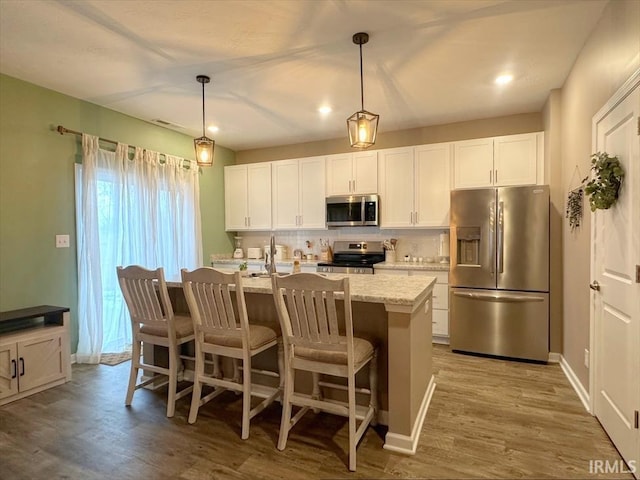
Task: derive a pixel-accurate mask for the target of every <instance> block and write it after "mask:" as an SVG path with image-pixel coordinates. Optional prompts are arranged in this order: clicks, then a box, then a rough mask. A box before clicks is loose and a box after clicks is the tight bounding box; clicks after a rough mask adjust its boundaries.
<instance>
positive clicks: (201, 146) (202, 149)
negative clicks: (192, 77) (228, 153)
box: [193, 75, 215, 167]
mask: <svg viewBox="0 0 640 480" xmlns="http://www.w3.org/2000/svg"><path fill="white" fill-rule="evenodd" d="M196 80H197V81H198V83H201V84H202V136H201V137H199V138H196V139H194V140H193V144H194V145H195V147H196V162H197V163H198V165H199V166H201V167H211V166H212V165H213V147H214V145H215V142H214V141H213V140H211V139H210V138H207V136H206V135H205V134H204V120H205V116H204V84H205V83H209V82H210V81H211V79H210V78H209V77H207V76H206V75H198V76H197V77H196Z"/></svg>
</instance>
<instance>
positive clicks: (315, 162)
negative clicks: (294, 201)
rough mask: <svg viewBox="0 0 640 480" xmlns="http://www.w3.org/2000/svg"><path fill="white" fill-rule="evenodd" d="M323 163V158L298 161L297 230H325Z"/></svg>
mask: <svg viewBox="0 0 640 480" xmlns="http://www.w3.org/2000/svg"><path fill="white" fill-rule="evenodd" d="M324 162H325V160H324V158H323V157H315V158H305V159H302V160H300V163H299V172H300V183H299V185H300V210H299V220H298V227H299V228H326V213H325V211H326V202H325V163H324Z"/></svg>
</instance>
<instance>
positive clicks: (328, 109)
mask: <svg viewBox="0 0 640 480" xmlns="http://www.w3.org/2000/svg"><path fill="white" fill-rule="evenodd" d="M331 110H332V109H331V107H330V106H328V105H323V106H322V107H320V108H318V112H320V114H321V115H328V114H330V113H331Z"/></svg>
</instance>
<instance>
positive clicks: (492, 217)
mask: <svg viewBox="0 0 640 480" xmlns="http://www.w3.org/2000/svg"><path fill="white" fill-rule="evenodd" d="M495 221H496V203H495V202H491V206H490V207H489V227H490V228H489V251H490V252H495V250H496V241H495V231H496V223H495ZM490 271H491V276H492V277H493V274H494V273H495V258H492V259H491V270H490Z"/></svg>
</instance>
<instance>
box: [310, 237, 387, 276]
mask: <svg viewBox="0 0 640 480" xmlns="http://www.w3.org/2000/svg"><path fill="white" fill-rule="evenodd" d="M383 261H384V249H383V248H382V242H351V241H337V242H333V261H332V262H320V263H318V268H317V270H316V271H317V272H322V273H358V274H373V265H374V264H375V263H379V262H383Z"/></svg>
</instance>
